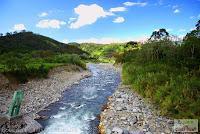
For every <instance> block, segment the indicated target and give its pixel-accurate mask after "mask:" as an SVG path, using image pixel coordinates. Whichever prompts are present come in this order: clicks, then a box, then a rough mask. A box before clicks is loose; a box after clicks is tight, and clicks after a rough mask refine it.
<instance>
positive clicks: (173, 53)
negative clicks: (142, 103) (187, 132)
mask: <svg viewBox="0 0 200 134" xmlns="http://www.w3.org/2000/svg"><path fill="white" fill-rule="evenodd" d="M199 34H200V30H199V29H197V30H194V31H192V32H191V33H188V34H187V35H186V37H185V38H184V40H183V42H182V43H180V44H175V43H174V42H173V41H170V40H167V39H159V40H153V41H148V42H147V43H145V44H143V45H142V46H141V48H140V49H135V50H132V51H127V52H125V53H124V54H123V55H122V56H121V58H120V60H118V62H121V63H123V72H122V78H123V82H124V83H125V84H130V85H131V86H132V88H133V89H134V90H135V91H137V92H138V93H139V94H141V95H142V96H143V97H145V98H150V99H151V101H152V102H153V103H155V105H157V106H158V107H159V109H160V111H161V114H163V115H167V116H170V117H174V118H195V119H196V118H198V119H200V107H199V105H200V98H199V96H200V68H199V67H200V37H199Z"/></svg>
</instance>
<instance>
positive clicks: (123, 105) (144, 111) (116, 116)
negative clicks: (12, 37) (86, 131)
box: [99, 84, 173, 134]
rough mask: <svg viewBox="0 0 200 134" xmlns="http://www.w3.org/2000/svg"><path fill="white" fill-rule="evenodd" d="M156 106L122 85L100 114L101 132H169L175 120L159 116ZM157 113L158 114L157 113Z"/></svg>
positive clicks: (167, 133)
mask: <svg viewBox="0 0 200 134" xmlns="http://www.w3.org/2000/svg"><path fill="white" fill-rule="evenodd" d="M154 109H155V108H153V106H152V105H151V104H150V103H148V102H147V101H144V99H142V98H141V97H140V96H139V95H138V94H137V93H135V92H133V91H131V89H130V88H129V87H128V86H124V85H122V84H121V85H120V86H119V87H118V89H117V90H116V91H115V93H114V94H113V95H112V96H111V97H109V101H108V103H107V106H105V109H104V111H103V112H102V113H101V115H100V125H99V129H100V133H101V134H111V133H112V134H169V133H172V131H171V130H172V126H173V121H172V120H170V119H168V118H165V117H162V116H159V115H158V112H157V111H154ZM156 113H157V114H156Z"/></svg>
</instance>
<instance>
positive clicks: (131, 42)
mask: <svg viewBox="0 0 200 134" xmlns="http://www.w3.org/2000/svg"><path fill="white" fill-rule="evenodd" d="M137 44H138V43H137V42H136V41H129V42H127V43H126V46H136V45H137Z"/></svg>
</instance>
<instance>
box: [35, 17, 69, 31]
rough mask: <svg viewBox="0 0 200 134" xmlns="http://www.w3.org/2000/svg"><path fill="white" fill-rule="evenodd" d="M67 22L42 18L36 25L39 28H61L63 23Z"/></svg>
mask: <svg viewBox="0 0 200 134" xmlns="http://www.w3.org/2000/svg"><path fill="white" fill-rule="evenodd" d="M65 24H66V22H64V21H60V20H56V19H53V20H48V19H47V20H40V21H39V22H38V23H37V24H36V27H39V28H56V29H59V28H60V27H61V26H62V25H65Z"/></svg>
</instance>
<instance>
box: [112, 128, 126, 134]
mask: <svg viewBox="0 0 200 134" xmlns="http://www.w3.org/2000/svg"><path fill="white" fill-rule="evenodd" d="M112 134H123V129H121V128H119V127H114V128H113V129H112Z"/></svg>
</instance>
